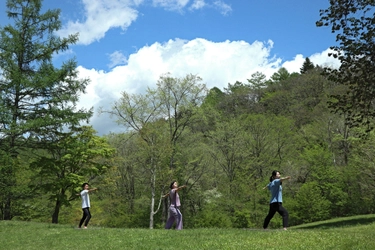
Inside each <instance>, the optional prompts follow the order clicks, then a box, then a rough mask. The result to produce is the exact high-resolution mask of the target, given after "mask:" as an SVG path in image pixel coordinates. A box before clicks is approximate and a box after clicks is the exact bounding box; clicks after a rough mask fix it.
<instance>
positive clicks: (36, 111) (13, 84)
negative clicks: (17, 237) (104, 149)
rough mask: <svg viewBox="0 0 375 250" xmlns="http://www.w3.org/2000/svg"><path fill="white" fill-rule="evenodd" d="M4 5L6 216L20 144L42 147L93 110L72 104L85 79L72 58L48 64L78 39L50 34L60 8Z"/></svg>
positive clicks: (1, 66)
mask: <svg viewBox="0 0 375 250" xmlns="http://www.w3.org/2000/svg"><path fill="white" fill-rule="evenodd" d="M6 6H7V11H6V12H7V15H8V17H9V18H10V19H13V21H12V22H11V23H12V24H10V25H7V26H5V27H0V91H1V98H2V100H1V110H2V111H3V112H4V113H3V115H1V116H0V118H1V123H2V126H0V134H1V135H2V137H1V138H0V139H1V142H0V150H1V151H2V152H3V153H4V154H5V155H7V156H8V157H5V158H6V159H8V160H7V161H6V163H7V164H6V165H2V172H3V173H5V174H6V177H4V178H2V180H0V181H3V183H0V184H1V185H0V193H1V194H2V198H1V201H0V202H1V204H0V209H1V211H3V219H6V220H9V219H11V218H12V211H11V204H12V199H14V197H15V196H14V195H13V191H12V186H13V185H15V178H14V173H15V166H16V165H15V161H16V159H17V156H18V155H19V154H20V153H22V150H23V149H24V148H47V147H48V145H50V143H51V142H52V141H53V138H56V137H55V136H54V135H56V134H59V133H63V131H65V130H66V129H68V130H69V129H70V128H72V127H74V126H79V124H80V122H82V121H85V120H86V121H87V120H88V119H89V117H90V116H91V113H92V112H91V111H87V110H77V108H76V102H77V101H78V97H79V94H81V93H83V92H84V90H85V87H86V85H87V84H88V82H89V80H88V79H83V80H81V79H78V75H77V74H78V72H77V70H76V61H75V60H73V59H71V60H68V61H67V62H65V63H63V64H62V65H61V67H60V68H56V67H55V66H54V65H53V60H52V59H53V55H54V54H56V53H59V52H62V51H65V50H67V49H68V46H69V45H71V44H74V43H76V42H77V40H78V34H74V35H70V36H68V37H67V38H60V37H57V36H55V35H54V32H55V31H57V30H59V29H60V28H61V22H60V21H59V14H60V11H59V10H48V11H46V12H45V13H41V8H42V0H7V3H6ZM4 182H5V183H4Z"/></svg>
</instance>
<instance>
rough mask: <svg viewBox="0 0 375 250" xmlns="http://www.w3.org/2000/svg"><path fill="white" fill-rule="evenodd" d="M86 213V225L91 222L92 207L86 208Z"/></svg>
mask: <svg viewBox="0 0 375 250" xmlns="http://www.w3.org/2000/svg"><path fill="white" fill-rule="evenodd" d="M84 210H85V213H86V220H85V227H87V225H88V224H89V221H90V219H91V213H90V208H88V207H87V208H85V209H84Z"/></svg>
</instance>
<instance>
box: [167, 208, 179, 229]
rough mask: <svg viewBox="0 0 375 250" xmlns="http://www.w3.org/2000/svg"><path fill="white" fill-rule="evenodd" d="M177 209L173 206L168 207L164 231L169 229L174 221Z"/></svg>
mask: <svg viewBox="0 0 375 250" xmlns="http://www.w3.org/2000/svg"><path fill="white" fill-rule="evenodd" d="M176 215H177V209H176V208H175V207H173V206H170V207H169V217H168V220H167V223H166V224H165V229H171V228H172V226H173V223H174V221H175V220H176Z"/></svg>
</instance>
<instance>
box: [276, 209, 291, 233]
mask: <svg viewBox="0 0 375 250" xmlns="http://www.w3.org/2000/svg"><path fill="white" fill-rule="evenodd" d="M278 213H279V214H280V215H281V216H282V217H283V228H284V229H286V228H287V227H288V222H289V213H288V211H287V210H286V209H285V208H284V207H283V206H282V204H280V205H279V209H278Z"/></svg>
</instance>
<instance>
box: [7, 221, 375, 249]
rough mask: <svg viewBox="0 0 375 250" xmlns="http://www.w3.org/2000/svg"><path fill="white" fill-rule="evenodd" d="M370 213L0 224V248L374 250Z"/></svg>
mask: <svg viewBox="0 0 375 250" xmlns="http://www.w3.org/2000/svg"><path fill="white" fill-rule="evenodd" d="M374 237H375V215H364V216H355V217H348V218H339V219H334V220H329V221H323V222H316V223H310V224H304V225H300V226H296V227H291V228H290V229H289V230H288V231H283V230H262V229H214V228H210V229H184V230H182V231H176V230H162V229H157V230H156V229H154V230H149V229H114V228H99V227H92V228H89V229H87V230H83V229H81V230H78V229H76V228H74V227H73V226H68V225H53V224H43V223H34V222H19V221H0V249H6V250H8V249H38V250H44V249H69V250H70V249H103V250H106V249H137V250H138V249H293V250H294V249H340V250H343V249H375V239H374Z"/></svg>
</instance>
